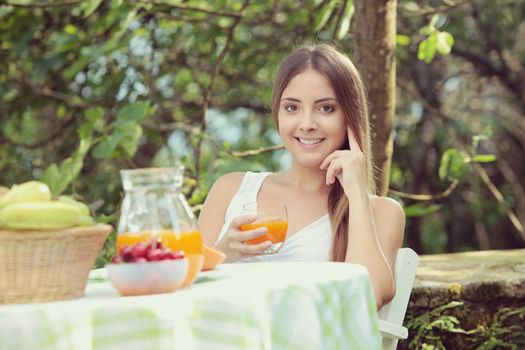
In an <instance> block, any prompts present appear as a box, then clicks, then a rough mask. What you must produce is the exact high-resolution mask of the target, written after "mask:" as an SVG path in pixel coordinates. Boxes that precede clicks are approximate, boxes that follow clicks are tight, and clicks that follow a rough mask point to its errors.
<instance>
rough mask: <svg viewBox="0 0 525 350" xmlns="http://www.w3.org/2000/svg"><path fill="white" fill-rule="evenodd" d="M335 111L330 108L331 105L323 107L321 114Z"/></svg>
mask: <svg viewBox="0 0 525 350" xmlns="http://www.w3.org/2000/svg"><path fill="white" fill-rule="evenodd" d="M333 111H335V108H334V107H333V106H329V105H325V106H321V112H324V113H331V112H333Z"/></svg>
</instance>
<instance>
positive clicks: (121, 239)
mask: <svg viewBox="0 0 525 350" xmlns="http://www.w3.org/2000/svg"><path fill="white" fill-rule="evenodd" d="M152 239H153V236H152V234H151V233H150V232H138V233H128V232H124V233H119V234H117V250H116V253H117V254H120V251H121V249H122V247H123V246H125V245H129V246H134V245H135V244H137V243H144V244H148V243H149V242H150V241H151V240H152Z"/></svg>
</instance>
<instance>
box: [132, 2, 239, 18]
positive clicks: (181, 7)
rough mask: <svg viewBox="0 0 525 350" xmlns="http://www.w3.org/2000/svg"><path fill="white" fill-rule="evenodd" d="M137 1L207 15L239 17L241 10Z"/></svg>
mask: <svg viewBox="0 0 525 350" xmlns="http://www.w3.org/2000/svg"><path fill="white" fill-rule="evenodd" d="M139 2H141V3H144V4H152V5H161V6H166V7H169V8H173V9H178V10H188V11H195V12H203V13H206V14H208V15H214V16H222V17H232V18H241V17H242V10H241V11H240V13H233V12H225V11H217V10H211V9H206V8H203V7H196V6H187V5H182V4H172V3H166V2H164V1H159V0H139Z"/></svg>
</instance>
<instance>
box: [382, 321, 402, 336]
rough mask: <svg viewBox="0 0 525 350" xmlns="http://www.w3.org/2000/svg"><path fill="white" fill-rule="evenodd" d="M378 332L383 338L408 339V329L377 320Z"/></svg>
mask: <svg viewBox="0 0 525 350" xmlns="http://www.w3.org/2000/svg"><path fill="white" fill-rule="evenodd" d="M379 332H381V336H382V337H383V338H392V339H406V338H408V329H406V328H405V327H403V326H401V325H398V324H395V323H392V322H387V321H383V320H379Z"/></svg>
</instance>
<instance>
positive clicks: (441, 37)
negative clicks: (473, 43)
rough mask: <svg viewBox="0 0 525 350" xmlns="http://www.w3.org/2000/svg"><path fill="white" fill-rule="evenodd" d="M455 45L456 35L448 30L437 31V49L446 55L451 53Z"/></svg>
mask: <svg viewBox="0 0 525 350" xmlns="http://www.w3.org/2000/svg"><path fill="white" fill-rule="evenodd" d="M452 45H454V37H453V36H452V34H450V33H448V32H437V33H436V49H437V51H438V52H439V53H440V54H442V55H443V56H446V55H448V54H450V51H451V50H452Z"/></svg>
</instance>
